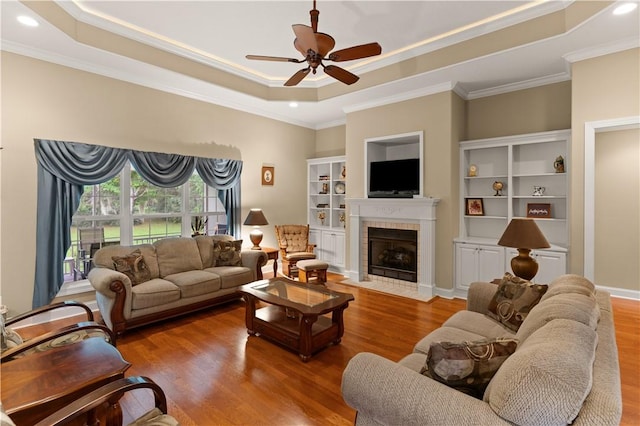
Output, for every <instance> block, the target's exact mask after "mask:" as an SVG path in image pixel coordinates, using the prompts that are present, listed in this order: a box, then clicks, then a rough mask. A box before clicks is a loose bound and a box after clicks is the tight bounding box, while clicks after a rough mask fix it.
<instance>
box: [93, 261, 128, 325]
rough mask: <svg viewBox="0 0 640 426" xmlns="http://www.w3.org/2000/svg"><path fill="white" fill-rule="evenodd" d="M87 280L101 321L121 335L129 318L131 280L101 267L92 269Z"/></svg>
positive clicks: (119, 273) (120, 273)
mask: <svg viewBox="0 0 640 426" xmlns="http://www.w3.org/2000/svg"><path fill="white" fill-rule="evenodd" d="M87 278H88V279H89V282H90V283H91V285H92V286H93V288H95V289H96V302H97V303H98V309H100V314H101V315H102V320H103V321H104V323H105V324H106V325H107V327H109V328H110V329H111V330H113V331H114V332H115V333H116V334H121V333H122V332H124V329H125V328H126V326H125V324H126V320H127V319H128V318H130V317H131V305H132V293H131V280H130V279H129V277H127V276H126V275H125V274H123V273H122V272H118V271H114V270H113V269H109V268H102V267H95V268H92V269H91V271H90V272H89V276H88V277H87Z"/></svg>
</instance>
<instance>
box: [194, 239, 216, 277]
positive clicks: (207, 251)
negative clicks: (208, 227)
mask: <svg viewBox="0 0 640 426" xmlns="http://www.w3.org/2000/svg"><path fill="white" fill-rule="evenodd" d="M194 240H196V244H197V245H198V251H199V252H200V260H201V261H202V269H206V268H211V267H212V266H215V258H214V257H213V238H211V237H210V236H208V235H198V236H197V237H194Z"/></svg>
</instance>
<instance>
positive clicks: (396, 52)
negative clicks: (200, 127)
mask: <svg viewBox="0 0 640 426" xmlns="http://www.w3.org/2000/svg"><path fill="white" fill-rule="evenodd" d="M636 1H638V0H636ZM57 3H58V5H59V6H61V7H62V8H63V9H64V11H65V12H66V13H68V14H69V15H70V16H72V17H73V18H75V19H76V20H78V21H81V22H84V23H87V24H90V25H93V26H95V27H98V28H101V29H105V30H108V31H110V32H112V33H115V34H119V35H121V36H125V37H127V38H131V39H133V40H137V41H140V42H143V43H145V44H148V45H150V46H154V47H157V48H161V49H163V50H166V51H169V52H172V53H173V54H176V55H180V56H182V57H186V58H190V59H193V60H195V61H197V62H200V63H204V64H206V65H209V66H211V67H214V68H217V69H221V70H224V71H226V72H230V73H233V74H237V75H240V76H242V77H244V78H246V79H248V80H250V81H252V82H257V83H259V84H261V85H264V86H268V87H271V86H273V87H280V86H282V84H283V83H284V81H286V80H287V79H288V78H289V77H290V76H291V75H292V74H294V73H295V72H296V71H297V70H299V69H301V68H303V67H304V66H303V64H293V63H286V62H265V61H249V60H247V59H245V55H247V54H258V55H272V56H284V57H294V58H297V57H299V53H298V52H297V51H296V50H295V49H294V47H293V39H294V35H293V31H292V29H291V25H292V24H299V23H302V24H307V25H309V23H310V20H309V19H310V18H309V10H310V9H311V8H312V5H313V3H312V1H311V0H305V1H300V0H290V1H86V0H83V1H64V2H57ZM570 4H571V2H570V1H547V2H535V3H528V2H523V1H504V0H499V1H478V0H476V1H331V0H326V1H323V0H320V1H318V2H317V9H318V10H319V11H320V17H319V25H318V31H320V32H325V33H328V34H330V35H332V36H333V37H334V38H335V39H336V47H335V49H334V50H338V49H343V48H346V47H350V46H353V45H358V44H364V43H369V42H373V41H377V42H378V43H380V45H381V46H382V50H383V54H382V55H381V56H379V57H376V58H370V59H365V60H361V61H350V62H343V63H340V64H339V65H340V66H342V67H344V68H347V69H349V70H350V71H351V72H353V73H355V74H358V75H363V74H365V73H367V72H370V71H372V70H376V69H380V68H382V67H384V66H388V65H390V64H393V63H397V62H399V61H401V60H404V59H407V58H411V57H415V56H418V55H421V54H424V53H426V52H430V51H434V50H435V49H437V48H441V47H445V46H448V45H452V44H454V43H456V42H458V41H461V40H464V39H468V38H471V37H474V36H479V35H482V34H485V33H488V32H491V31H494V30H496V29H499V28H503V27H505V26H508V25H512V24H515V23H519V22H523V21H526V20H530V19H533V18H535V17H538V16H542V15H545V14H548V13H551V12H553V11H557V10H560V9H562V8H565V7H567V6H568V5H570ZM616 4H617V3H616ZM616 4H613V5H612V6H611V7H609V8H607V9H606V10H604V11H603V12H601V13H599V14H598V15H596V16H595V17H594V18H592V19H590V20H588V21H586V22H585V23H583V24H581V25H579V26H578V27H577V28H575V29H574V30H572V31H570V32H568V33H565V34H563V35H560V36H555V37H551V38H548V39H545V40H541V41H538V42H534V43H530V44H527V45H523V46H520V47H518V48H517V49H508V50H505V51H501V52H499V53H495V54H491V55H487V56H484V57H479V58H477V59H474V60H471V61H466V62H463V63H458V64H453V65H450V66H447V67H445V68H441V69H436V70H433V71H429V72H425V73H422V74H418V75H412V74H411V73H408V74H407V76H406V77H404V78H399V79H396V80H395V81H386V82H383V83H381V84H377V85H375V86H373V87H358V83H356V84H354V85H352V86H349V91H348V92H346V93H345V94H342V95H339V96H335V97H330V98H329V99H326V100H322V101H317V102H301V103H300V105H299V107H298V108H290V107H289V106H288V102H284V101H269V100H265V99H262V98H258V97H255V96H250V95H248V94H246V93H243V92H242V91H237V90H236V91H233V90H230V89H228V88H226V87H223V86H220V85H216V84H213V83H211V82H207V81H204V80H201V79H197V78H193V77H190V76H187V75H184V74H180V73H178V72H175V71H170V70H166V69H163V68H160V67H157V66H153V65H149V64H147V63H145V62H141V61H138V60H134V59H131V58H128V57H125V56H121V55H117V54H114V53H111V52H109V51H106V50H101V49H98V48H96V47H92V46H89V45H85V44H82V43H79V42H77V41H75V40H74V39H72V38H71V37H69V36H68V35H66V34H65V33H63V32H62V31H60V30H59V29H58V28H57V27H56V26H54V25H52V24H51V23H49V22H47V21H46V20H44V19H43V18H42V17H40V16H38V15H36V14H35V13H34V12H33V11H32V10H31V9H30V8H28V7H27V6H25V5H24V4H23V3H21V2H18V1H15V0H2V1H1V12H2V21H1V23H2V49H3V50H7V51H10V52H15V53H19V54H23V55H27V56H32V57H35V58H39V59H43V60H47V61H50V62H54V63H59V64H62V65H66V66H71V67H74V68H78V69H82V70H86V71H90V72H95V73H98V74H102V75H106V76H110V77H113V78H117V79H121V80H125V81H129V82H133V83H137V84H142V85H145V86H148V87H153V88H156V89H159V90H165V91H168V92H172V93H177V94H180V95H184V96H189V97H192V98H195V99H200V100H203V101H207V102H213V103H216V104H219V105H224V106H227V107H231V108H235V109H240V110H244V111H249V112H252V113H256V114H260V115H264V116H267V117H271V118H275V119H278V120H283V121H287V122H290V123H293V124H297V125H301V126H305V127H310V128H316V129H317V128H323V127H328V126H331V125H335V124H340V123H343V122H344V119H345V111H352V110H357V109H360V108H365V107H369V106H373V105H379V104H382V103H388V102H393V101H397V100H402V99H408V98H411V97H415V96H418V95H421V94H427V93H433V92H437V91H442V90H451V89H453V88H454V87H455V90H456V91H457V92H458V93H460V94H461V95H462V96H464V97H465V98H468V99H469V98H474V97H479V96H483V95H486V94H491V93H499V92H504V91H508V90H513V89H516V88H522V87H528V86H533V85H538V84H543V83H548V82H553V81H563V80H568V79H569V78H570V74H569V69H570V67H569V64H568V60H569V61H571V60H576V59H584V58H588V57H591V56H597V55H601V54H604V53H608V52H614V51H618V50H622V49H628V48H631V47H638V46H639V45H640V41H639V40H640V18H639V16H640V15H639V12H638V9H636V10H635V11H634V12H633V13H631V14H628V15H624V16H613V14H612V10H613V7H614V6H615V5H616ZM18 15H29V16H33V17H34V18H36V19H37V20H38V21H39V23H40V26H39V27H37V28H28V27H25V26H23V25H21V24H19V23H18V22H17V21H16V17H17V16H18ZM329 84H341V83H335V80H333V79H331V78H329V77H327V76H325V75H324V74H323V73H322V72H321V71H319V72H318V74H317V75H316V76H308V77H307V78H306V79H305V80H303V82H302V83H301V84H300V85H299V86H298V87H302V88H305V87H308V88H320V87H324V86H326V85H329ZM287 90H288V89H287ZM293 90H297V88H296V89H293ZM292 93H295V92H292Z"/></svg>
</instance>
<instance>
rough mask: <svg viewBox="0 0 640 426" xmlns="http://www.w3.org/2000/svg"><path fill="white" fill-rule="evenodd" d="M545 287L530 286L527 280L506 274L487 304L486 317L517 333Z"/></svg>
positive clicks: (538, 285)
mask: <svg viewBox="0 0 640 426" xmlns="http://www.w3.org/2000/svg"><path fill="white" fill-rule="evenodd" d="M547 288H548V287H547V286H546V285H542V284H532V283H530V282H529V281H527V280H523V279H522V278H518V277H515V276H513V275H511V274H510V273H508V272H507V273H506V274H505V275H504V278H503V279H502V281H501V282H500V285H499V286H498V291H496V294H495V295H494V296H493V298H492V299H491V302H489V308H488V312H487V315H488V316H490V317H491V318H493V319H495V320H497V321H499V322H501V323H502V324H503V325H504V326H506V327H507V328H509V329H511V330H513V331H518V328H520V325H521V324H522V322H523V321H524V319H525V318H526V317H527V315H528V314H529V311H531V309H532V308H533V307H534V306H536V305H537V304H538V302H540V298H541V297H542V296H543V295H544V293H545V292H546V291H547Z"/></svg>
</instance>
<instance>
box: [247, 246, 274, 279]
mask: <svg viewBox="0 0 640 426" xmlns="http://www.w3.org/2000/svg"><path fill="white" fill-rule="evenodd" d="M240 260H241V261H242V266H244V267H246V268H249V269H251V271H252V272H253V279H254V280H261V279H262V267H263V266H264V265H266V264H267V261H268V260H269V257H268V256H267V253H265V252H263V251H262V250H242V252H240Z"/></svg>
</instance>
